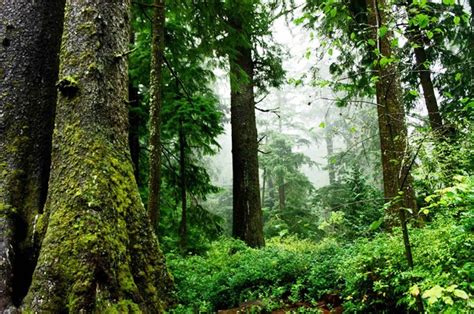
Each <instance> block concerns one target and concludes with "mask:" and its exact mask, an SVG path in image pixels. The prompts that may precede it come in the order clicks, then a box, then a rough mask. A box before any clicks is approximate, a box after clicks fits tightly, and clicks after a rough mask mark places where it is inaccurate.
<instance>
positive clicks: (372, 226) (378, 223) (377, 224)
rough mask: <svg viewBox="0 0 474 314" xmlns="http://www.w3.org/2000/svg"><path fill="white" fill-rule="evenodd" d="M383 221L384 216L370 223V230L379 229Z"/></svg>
mask: <svg viewBox="0 0 474 314" xmlns="http://www.w3.org/2000/svg"><path fill="white" fill-rule="evenodd" d="M382 223H383V218H381V219H379V220H376V221H374V222H373V223H371V224H370V226H369V230H370V231H374V230H377V229H378V228H380V226H381V225H382Z"/></svg>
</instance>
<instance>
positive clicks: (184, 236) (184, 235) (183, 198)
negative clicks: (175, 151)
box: [179, 123, 188, 252]
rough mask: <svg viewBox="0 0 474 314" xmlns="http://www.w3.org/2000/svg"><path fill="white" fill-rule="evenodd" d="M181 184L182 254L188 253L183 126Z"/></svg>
mask: <svg viewBox="0 0 474 314" xmlns="http://www.w3.org/2000/svg"><path fill="white" fill-rule="evenodd" d="M179 182H180V185H181V186H180V188H181V222H180V224H179V246H180V248H181V251H182V252H186V246H187V237H188V228H187V198H186V137H185V135H184V130H183V125H182V123H181V125H180V129H179Z"/></svg>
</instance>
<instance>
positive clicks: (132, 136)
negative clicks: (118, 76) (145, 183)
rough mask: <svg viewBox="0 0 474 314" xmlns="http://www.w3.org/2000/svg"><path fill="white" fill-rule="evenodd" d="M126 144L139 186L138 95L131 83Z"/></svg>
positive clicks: (129, 87) (139, 122)
mask: <svg viewBox="0 0 474 314" xmlns="http://www.w3.org/2000/svg"><path fill="white" fill-rule="evenodd" d="M128 95H129V96H128V103H129V110H128V121H129V129H128V145H129V146H130V154H131V157H132V164H133V174H134V176H135V181H137V185H138V186H140V124H141V119H140V114H139V113H138V109H139V107H140V95H139V94H138V89H137V88H136V87H134V86H133V85H132V84H129V85H128Z"/></svg>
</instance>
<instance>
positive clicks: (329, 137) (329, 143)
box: [324, 126, 336, 185]
mask: <svg viewBox="0 0 474 314" xmlns="http://www.w3.org/2000/svg"><path fill="white" fill-rule="evenodd" d="M328 128H329V127H328V126H326V132H325V135H324V139H325V141H326V150H327V153H328V155H327V161H328V175H329V184H331V185H332V184H334V183H335V182H336V170H335V169H334V163H333V162H332V155H333V154H334V142H333V134H332V132H331V130H329V129H328Z"/></svg>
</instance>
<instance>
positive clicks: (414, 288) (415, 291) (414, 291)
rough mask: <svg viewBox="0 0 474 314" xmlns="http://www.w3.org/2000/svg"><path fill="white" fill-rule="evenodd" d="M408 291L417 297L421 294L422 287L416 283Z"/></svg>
mask: <svg viewBox="0 0 474 314" xmlns="http://www.w3.org/2000/svg"><path fill="white" fill-rule="evenodd" d="M408 292H410V294H411V295H412V296H414V297H416V296H417V295H419V294H420V288H419V287H418V285H414V286H412V287H411V288H410V290H408Z"/></svg>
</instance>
